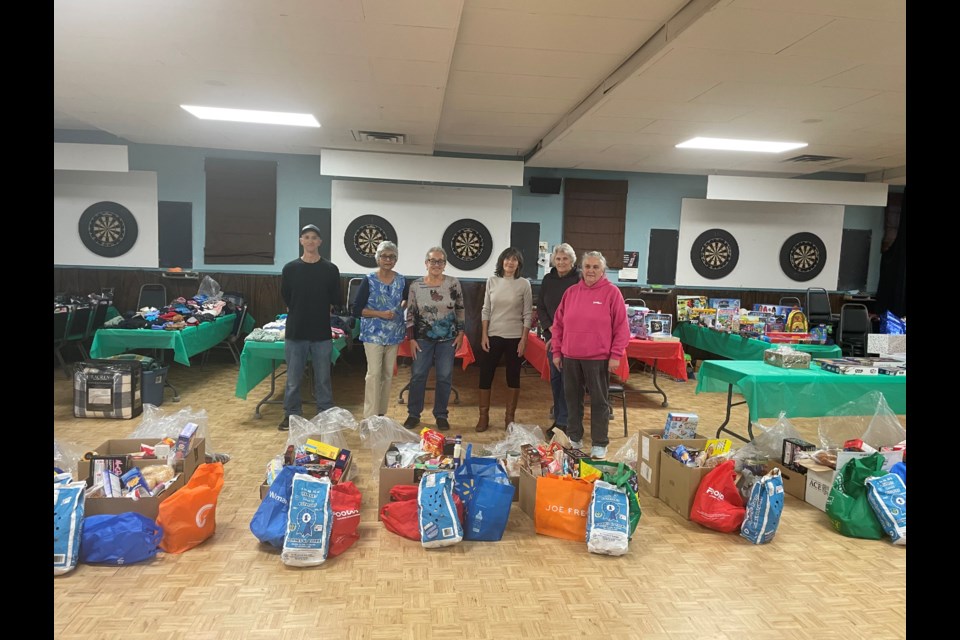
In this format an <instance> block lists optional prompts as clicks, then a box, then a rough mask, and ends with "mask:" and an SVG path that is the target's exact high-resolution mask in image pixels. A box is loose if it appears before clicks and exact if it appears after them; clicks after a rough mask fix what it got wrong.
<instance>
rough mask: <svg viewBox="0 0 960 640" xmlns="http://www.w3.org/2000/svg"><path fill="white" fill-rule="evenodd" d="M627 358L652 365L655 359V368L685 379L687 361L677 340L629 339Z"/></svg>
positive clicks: (678, 378) (679, 378)
mask: <svg viewBox="0 0 960 640" xmlns="http://www.w3.org/2000/svg"><path fill="white" fill-rule="evenodd" d="M627 358H633V359H634V360H640V361H641V362H645V363H646V364H649V365H651V366H652V365H653V361H654V359H656V361H657V369H659V370H660V371H663V372H664V373H665V374H667V375H668V376H672V377H673V378H676V379H677V380H684V381H685V380H686V379H687V362H686V358H685V357H684V353H683V345H682V344H680V343H679V342H659V341H657V340H637V339H636V338H634V339H632V340H630V343H629V344H628V345H627Z"/></svg>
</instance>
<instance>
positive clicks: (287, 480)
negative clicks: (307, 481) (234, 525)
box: [250, 465, 307, 549]
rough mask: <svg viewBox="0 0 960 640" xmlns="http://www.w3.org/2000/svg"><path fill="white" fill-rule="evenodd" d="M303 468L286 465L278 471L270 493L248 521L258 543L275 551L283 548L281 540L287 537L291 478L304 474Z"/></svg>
mask: <svg viewBox="0 0 960 640" xmlns="http://www.w3.org/2000/svg"><path fill="white" fill-rule="evenodd" d="M306 472H307V470H306V469H304V468H303V467H298V466H293V465H287V466H286V467H283V468H282V469H281V470H280V473H278V474H277V477H276V478H274V480H273V484H271V485H270V491H269V492H268V493H267V495H266V496H265V497H264V498H263V501H262V502H260V506H259V507H257V511H256V512H255V513H254V514H253V519H252V520H250V531H251V532H253V535H255V536H256V537H257V540H259V541H260V542H266V543H268V544H271V545H273V546H274V547H276V548H277V549H282V548H283V539H284V538H285V537H286V535H287V513H288V512H289V511H290V493H291V491H292V489H293V476H295V475H296V474H298V473H306Z"/></svg>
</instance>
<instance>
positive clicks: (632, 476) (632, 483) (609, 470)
mask: <svg viewBox="0 0 960 640" xmlns="http://www.w3.org/2000/svg"><path fill="white" fill-rule="evenodd" d="M591 469H595V470H596V471H599V472H600V473H601V474H602V475H601V479H602V480H603V481H604V482H608V483H610V484H612V485H613V486H615V487H619V488H621V489H623V491H624V493H625V494H626V495H627V503H628V504H629V505H630V531H629V533H630V536H631V537H632V536H633V532H634V531H636V530H637V525H638V524H640V516H641V515H643V514H642V513H641V511H640V496H639V491H640V481H639V480H638V479H637V472H636V471H634V470H633V469H632V468H631V467H630V466H629V465H627V464H625V463H623V462H607V461H606V460H581V461H580V477H581V478H583V477H586V476H587V475H588V474H589V472H590V470H591ZM585 472H586V473H585Z"/></svg>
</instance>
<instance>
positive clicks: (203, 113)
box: [180, 104, 320, 127]
mask: <svg viewBox="0 0 960 640" xmlns="http://www.w3.org/2000/svg"><path fill="white" fill-rule="evenodd" d="M180 108H181V109H183V110H185V111H188V112H190V113H192V114H193V115H195V116H197V117H198V118H200V119H201V120H227V121H228V122H254V123H257V124H285V125H292V126H295V127H319V126H320V123H319V122H317V119H316V118H314V117H313V116H312V115H311V114H309V113H284V112H282V111H253V110H251V109H223V108H221V107H195V106H192V105H189V104H182V105H180Z"/></svg>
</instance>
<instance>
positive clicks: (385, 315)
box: [353, 240, 406, 418]
mask: <svg viewBox="0 0 960 640" xmlns="http://www.w3.org/2000/svg"><path fill="white" fill-rule="evenodd" d="M397 257H398V254H397V245H395V244H394V243H392V242H390V241H389V240H384V241H383V242H381V243H380V244H379V245H377V253H376V258H377V265H378V266H379V268H378V269H377V270H376V271H373V272H371V273H368V274H367V277H366V278H364V279H363V282H362V283H361V284H360V289H359V290H358V291H357V297H356V299H355V301H354V304H353V315H354V317H358V318H360V336H359V338H360V341H361V342H363V351H364V353H365V354H366V356H367V377H366V389H365V391H364V396H363V417H364V418H369V417H370V416H374V415H377V416H382V415H384V414H385V413H386V412H387V403H388V401H389V399H390V383H391V382H392V381H393V370H394V367H395V366H396V363H397V349H398V348H399V347H400V343H401V342H403V338H404V335H405V334H406V326H405V323H404V319H403V308H404V307H405V306H406V301H405V300H404V299H403V290H404V288H405V287H406V280H405V279H404V277H403V276H402V275H400V274H399V273H397V272H396V271H394V270H393V267H394V265H396V264H397Z"/></svg>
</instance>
